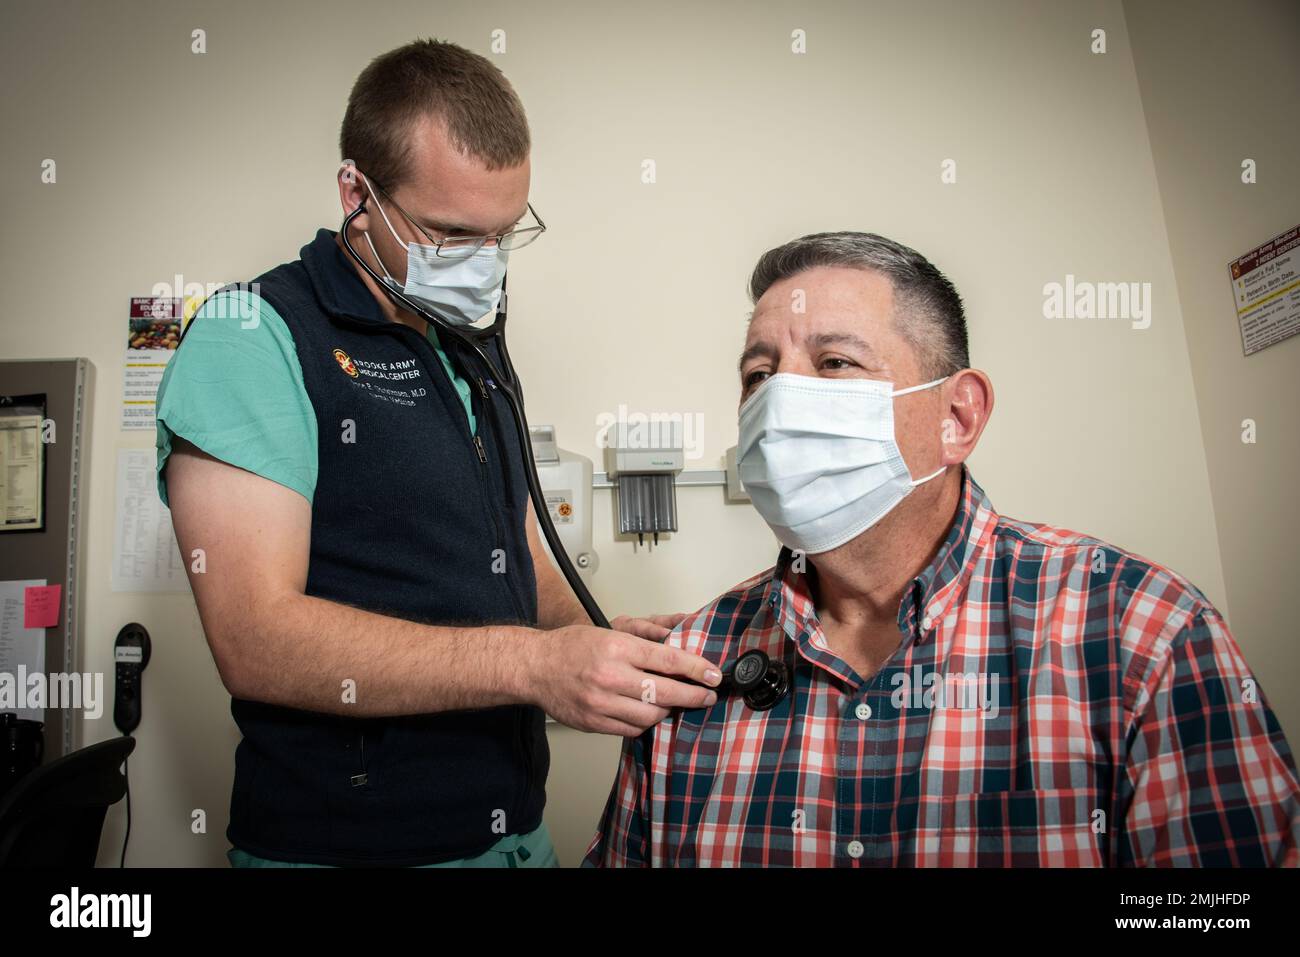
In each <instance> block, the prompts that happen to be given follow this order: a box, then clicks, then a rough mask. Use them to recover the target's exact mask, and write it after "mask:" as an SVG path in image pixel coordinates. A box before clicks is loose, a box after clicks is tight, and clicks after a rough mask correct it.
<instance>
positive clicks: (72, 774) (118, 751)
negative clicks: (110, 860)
mask: <svg viewBox="0 0 1300 957" xmlns="http://www.w3.org/2000/svg"><path fill="white" fill-rule="evenodd" d="M134 750H135V738H128V737H121V738H114V739H113V740H111V741H102V742H100V743H99V744H92V745H91V746H90V747H88V748H82V749H81V750H80V751H74V752H72V753H71V754H66V755H64V756H63V757H61V758H56V759H55V760H53V761H51V762H49V763H48V764H43V765H41V766H40V767H39V768H37V769H36V770H34V771H30V772H28V773H27V774H25V775H23V776H22V777H21V778H19V780H18V782H17V783H16V784H14V786H13V787H12V788H10V789H9V790H8V791H7V792H6V793H5V795H4V797H3V798H0V867H94V866H95V858H96V856H98V854H99V835H100V832H101V831H103V829H104V815H105V814H107V813H108V809H109V807H110V806H112V805H114V804H116V803H117V802H118V801H120V800H121V799H122V795H124V794H125V793H126V775H124V774H123V773H122V764H123V762H125V761H126V758H127V755H129V754H130V753H131V752H132V751H134Z"/></svg>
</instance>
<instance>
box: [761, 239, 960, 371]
mask: <svg viewBox="0 0 1300 957" xmlns="http://www.w3.org/2000/svg"><path fill="white" fill-rule="evenodd" d="M817 266H848V267H850V268H853V269H870V270H874V271H876V272H878V273H882V274H884V275H886V276H888V277H889V279H890V281H891V282H892V283H893V286H894V303H895V309H894V326H895V328H897V329H898V332H899V334H900V335H901V336H902V337H903V338H904V339H906V340H907V342H908V343H909V344H910V345H911V346H912V348H913V349H914V350H915V351H916V355H917V359H918V360H919V362H920V364H921V369H922V371H923V374H924V375H926V376H928V377H930V378H935V379H937V378H939V377H941V376H946V375H951V374H952V373H954V372H957V371H959V370H961V369H965V368H967V367H968V366H969V365H970V347H969V344H968V342H967V335H966V314H965V311H964V310H963V309H962V304H961V296H959V295H958V294H957V289H956V287H954V286H953V284H952V283H951V282H950V281H949V279H948V277H947V276H945V275H944V274H943V273H941V272H940V271H939V270H938V268H936V267H935V265H934V264H933V263H931V262H930V261H929V260H928V259H926V258H925V257H924V256H922V255H921V254H920V253H918V252H917V251H916V250H915V249H909V248H908V247H907V246H904V245H903V244H902V243H896V242H894V241H893V240H892V239H886V238H885V237H884V236H877V235H876V234H875V233H856V232H838V233H812V234H810V235H808V236H800V237H799V238H798V239H796V240H793V241H791V242H788V243H786V244H785V245H784V246H777V247H776V248H775V249H769V250H768V251H767V252H765V253H763V255H762V256H761V257H760V258H759V260H758V265H757V266H755V267H754V274H753V275H752V276H751V277H750V279H749V296H750V299H751V300H753V302H754V304H755V305H757V304H758V300H759V299H761V298H762V296H763V293H765V292H767V290H768V289H769V288H771V287H772V286H773V285H774V284H775V283H777V282H780V281H781V280H782V279H788V278H789V277H791V276H794V275H796V274H798V273H801V272H803V271H804V270H806V269H813V268H816V267H817Z"/></svg>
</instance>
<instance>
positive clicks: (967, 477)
mask: <svg viewBox="0 0 1300 957" xmlns="http://www.w3.org/2000/svg"><path fill="white" fill-rule="evenodd" d="M961 474H962V491H961V500H960V504H958V506H957V514H956V516H954V518H953V522H952V527H951V528H950V529H949V530H948V537H947V538H945V539H944V542H943V544H942V545H940V546H939V550H938V551H937V552H936V553H935V556H934V558H933V559H932V560H931V561H930V564H928V565H927V566H925V568H924V569H922V571H921V573H920V574H919V575H917V576H916V577H915V578H913V579H912V584H911V586H910V587H909V588H907V589H906V590H904V592H903V598H902V601H900V602H899V607H898V628H899V630H900V631H901V632H903V634H904V635H907V634H910V633H911V631H912V629H913V627H914V626H915V624H916V622H917V619H918V617H919V619H920V625H921V627H920V629H919V632H918V636H917V637H918V640H924V639H925V638H926V637H927V636H928V635H929V634H930V633H931V632H932V630H933V626H934V625H935V624H937V623H938V621H939V619H940V617H941V616H942V615H943V614H944V613H945V612H946V611H947V610H948V608H949V606H951V605H952V604H953V602H954V601H956V600H957V599H958V598H959V597H960V596H961V594H962V592H963V591H964V590H965V588H966V584H967V582H968V581H969V580H970V573H971V571H972V569H973V568H974V567H975V556H976V555H977V554H978V552H979V550H980V547H981V546H982V545H983V543H984V540H985V539H986V538H987V537H988V536H989V535H991V534H992V533H993V529H994V527H995V526H996V525H997V512H996V511H995V510H994V508H993V503H992V502H990V501H989V497H988V496H987V495H986V494H985V493H984V490H983V489H982V488H980V486H979V483H978V482H976V481H975V478H974V477H973V476H972V475H971V474H970V470H969V469H967V468H966V466H964V465H963V466H962V470H961Z"/></svg>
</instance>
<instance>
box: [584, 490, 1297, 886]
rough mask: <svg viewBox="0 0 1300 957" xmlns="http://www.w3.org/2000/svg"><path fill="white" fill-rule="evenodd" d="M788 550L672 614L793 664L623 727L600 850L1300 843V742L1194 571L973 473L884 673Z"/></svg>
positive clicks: (1135, 862)
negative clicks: (768, 686)
mask: <svg viewBox="0 0 1300 957" xmlns="http://www.w3.org/2000/svg"><path fill="white" fill-rule="evenodd" d="M795 564H796V563H795V562H794V561H793V560H792V555H791V553H790V552H789V551H788V550H784V549H783V550H782V552H781V557H780V559H779V560H778V562H777V565H776V567H775V568H774V569H772V570H770V571H768V572H765V573H763V574H762V575H759V576H757V577H755V578H753V579H750V580H749V581H747V582H744V583H742V584H740V585H738V586H736V587H735V588H734V589H732V590H731V591H729V592H727V594H725V595H723V596H722V597H721V598H719V599H718V600H717V601H715V602H713V603H712V604H710V605H709V606H707V607H706V608H704V609H703V610H701V611H700V612H698V613H697V614H695V615H694V616H692V617H691V618H689V619H687V620H686V621H685V622H683V624H682V625H681V627H680V628H679V629H678V630H677V631H676V632H674V633H673V634H672V635H671V636H670V637H669V639H668V643H669V644H673V645H678V646H680V647H683V648H685V649H686V650H687V651H692V652H695V653H697V654H700V655H702V656H704V657H705V658H708V659H709V660H711V661H716V662H722V663H728V662H732V661H734V660H735V659H736V658H737V657H738V656H739V655H740V654H741V653H743V652H745V651H748V650H749V649H751V648H761V649H763V650H764V651H766V652H767V654H768V655H769V656H771V657H772V658H773V659H774V660H782V661H785V662H786V663H787V664H788V665H791V666H792V667H793V669H794V670H793V682H792V685H793V691H792V693H791V694H790V695H788V696H787V697H786V698H785V699H784V700H783V701H781V702H780V703H779V704H777V705H776V707H774V708H773V709H772V710H770V711H764V712H756V711H753V710H751V709H750V708H749V707H747V706H746V705H745V704H744V702H743V700H742V699H741V698H740V697H739V696H724V697H721V698H720V699H719V701H718V702H717V704H715V705H714V706H713V707H711V708H700V709H696V710H692V711H678V712H674V713H673V714H672V715H671V716H670V717H668V718H666V719H665V720H664V721H663V722H661V723H660V724H659V725H657V726H656V727H655V728H652V729H651V730H650V731H648V732H647V733H646V734H645V735H643V736H642V737H640V738H638V739H629V740H628V741H627V742H625V744H624V747H623V753H622V757H621V759H620V764H619V770H618V777H617V779H616V780H615V782H614V789H613V792H612V793H611V794H610V798H609V803H608V805H607V807H606V809H605V813H604V816H603V818H602V820H601V823H600V829H599V831H598V833H597V835H596V838H595V840H594V841H593V842H592V845H591V849H590V850H589V851H588V854H587V858H586V861H585V864H587V865H603V866H643V865H654V866H665V865H666V866H676V867H689V866H696V865H702V866H737V865H755V866H768V867H771V866H789V865H795V866H815V867H831V866H836V867H863V866H933V865H939V866H1044V867H1052V866H1070V867H1072V866H1106V865H1110V866H1141V865H1192V866H1209V865H1233V866H1241V865H1268V864H1288V865H1296V864H1297V863H1300V858H1298V852H1297V843H1298V839H1300V812H1298V810H1297V793H1298V787H1297V779H1296V770H1295V764H1294V762H1293V760H1292V757H1291V752H1290V750H1289V748H1288V746H1287V743H1286V740H1285V739H1284V737H1283V736H1282V729H1281V728H1280V727H1279V726H1278V723H1277V720H1276V719H1275V718H1274V716H1273V713H1272V712H1271V711H1270V710H1269V708H1268V706H1267V703H1266V702H1265V700H1264V697H1263V694H1262V692H1261V691H1260V689H1259V687H1258V685H1257V683H1256V681H1255V679H1254V678H1253V677H1252V676H1251V673H1250V671H1249V670H1248V669H1247V667H1246V663H1245V661H1244V660H1243V659H1242V656H1241V652H1240V651H1239V649H1238V648H1237V645H1236V642H1235V641H1234V640H1233V638H1232V635H1231V634H1230V633H1229V631H1228V628H1227V625H1226V624H1225V623H1224V621H1223V619H1222V618H1221V617H1220V615H1219V613H1218V612H1217V611H1215V609H1214V607H1213V606H1212V605H1211V604H1210V603H1209V601H1207V600H1206V598H1205V597H1204V596H1203V595H1202V594H1201V593H1200V592H1199V591H1198V590H1197V589H1196V588H1195V587H1194V586H1192V585H1191V584H1189V583H1188V582H1186V581H1184V580H1183V579H1182V578H1180V577H1178V576H1177V575H1175V574H1174V573H1173V572H1170V571H1169V570H1167V569H1164V568H1161V567H1160V566H1158V565H1154V564H1152V563H1151V562H1148V561H1144V560H1143V559H1141V558H1138V557H1136V556H1134V555H1131V554H1129V553H1127V552H1124V551H1121V550H1119V549H1117V548H1114V547H1113V546H1110V545H1107V544H1105V543H1103V542H1099V541H1097V540H1095V539H1091V538H1085V537H1083V536H1080V535H1077V534H1075V533H1073V532H1067V531H1064V530H1061V529H1057V528H1051V527H1048V526H1043V525H1031V524H1028V523H1025V522H1017V521H1013V520H1010V519H1006V518H1002V517H1000V516H999V515H998V514H997V513H996V512H994V510H993V506H992V505H991V503H990V502H989V500H988V498H987V497H986V496H985V495H984V492H983V490H982V489H980V487H979V486H978V485H977V484H976V483H975V481H974V479H973V478H971V477H970V475H969V474H968V473H967V474H965V476H964V490H963V496H962V504H961V506H960V509H959V510H958V513H957V516H956V520H955V522H954V524H953V527H952V530H951V532H950V534H949V535H948V538H947V540H946V541H945V543H944V544H943V545H942V546H941V547H940V549H939V551H938V553H937V555H936V556H935V558H934V560H933V561H932V562H931V563H930V565H929V567H927V568H926V569H925V570H924V571H922V572H921V574H920V575H918V576H917V577H916V578H915V579H914V580H913V582H912V584H911V586H910V588H909V589H907V590H906V591H905V593H904V595H903V599H902V602H901V604H900V607H899V610H898V628H899V632H900V634H901V638H902V642H901V644H900V645H899V647H898V649H897V651H896V652H895V653H894V655H893V656H892V657H891V658H890V659H889V661H888V662H887V663H886V664H885V666H884V667H883V668H882V669H881V670H880V672H879V673H878V674H876V675H875V676H873V677H871V678H867V679H864V678H863V677H862V676H860V675H858V674H857V673H856V672H855V671H854V670H853V669H852V668H850V667H849V666H848V665H847V664H846V663H845V662H844V661H843V660H841V659H840V658H838V657H837V656H836V655H835V654H834V653H832V652H831V651H830V650H828V648H827V643H826V639H825V637H824V635H823V632H822V629H821V626H820V624H819V623H818V619H817V611H816V608H815V606H814V603H813V600H812V597H811V595H810V593H809V590H808V587H807V582H806V576H804V575H802V574H799V573H798V572H797V571H796V570H795V567H794V566H795Z"/></svg>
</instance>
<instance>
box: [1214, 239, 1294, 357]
mask: <svg viewBox="0 0 1300 957" xmlns="http://www.w3.org/2000/svg"><path fill="white" fill-rule="evenodd" d="M1228 275H1229V277H1230V278H1231V280H1232V299H1233V302H1234V303H1236V306H1237V322H1238V323H1239V324H1240V325H1241V349H1242V352H1244V353H1245V354H1246V355H1248V356H1249V355H1254V354H1255V353H1256V352H1259V351H1260V350H1261V349H1267V348H1268V347H1269V346H1273V345H1277V344H1278V343H1279V342H1281V341H1282V340H1283V339H1289V338H1291V336H1294V335H1295V334H1296V333H1300V226H1292V227H1291V228H1290V229H1288V230H1287V231H1286V232H1284V233H1281V234H1279V235H1277V236H1274V237H1273V238H1272V239H1270V240H1269V241H1268V242H1266V243H1264V245H1262V246H1257V247H1256V248H1254V249H1252V250H1251V251H1250V252H1248V253H1246V254H1245V255H1243V256H1239V257H1238V258H1237V259H1235V260H1233V261H1232V262H1230V263H1228Z"/></svg>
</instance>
